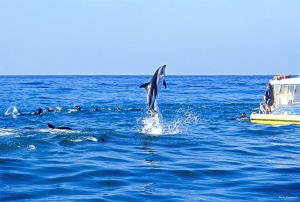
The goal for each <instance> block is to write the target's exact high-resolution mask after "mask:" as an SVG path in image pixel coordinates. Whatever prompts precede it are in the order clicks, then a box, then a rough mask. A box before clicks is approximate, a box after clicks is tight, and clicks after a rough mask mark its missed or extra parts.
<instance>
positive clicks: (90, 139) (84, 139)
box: [71, 136, 98, 143]
mask: <svg viewBox="0 0 300 202" xmlns="http://www.w3.org/2000/svg"><path fill="white" fill-rule="evenodd" d="M71 141H72V142H75V143H77V142H83V141H91V142H98V139H97V138H95V137H91V136H89V137H82V138H77V139H74V140H71Z"/></svg>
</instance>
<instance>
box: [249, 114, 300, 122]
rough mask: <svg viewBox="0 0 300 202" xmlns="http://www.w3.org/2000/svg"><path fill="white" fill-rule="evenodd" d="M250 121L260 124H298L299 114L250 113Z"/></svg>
mask: <svg viewBox="0 0 300 202" xmlns="http://www.w3.org/2000/svg"><path fill="white" fill-rule="evenodd" d="M250 121H251V122H253V123H260V124H271V125H290V124H300V116H299V115H273V114H254V113H253V114H251V116H250Z"/></svg>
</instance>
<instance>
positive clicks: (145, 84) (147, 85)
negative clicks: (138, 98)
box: [140, 82, 150, 90]
mask: <svg viewBox="0 0 300 202" xmlns="http://www.w3.org/2000/svg"><path fill="white" fill-rule="evenodd" d="M149 85H150V82H147V83H144V84H142V85H140V88H145V89H146V90H147V89H148V88H149Z"/></svg>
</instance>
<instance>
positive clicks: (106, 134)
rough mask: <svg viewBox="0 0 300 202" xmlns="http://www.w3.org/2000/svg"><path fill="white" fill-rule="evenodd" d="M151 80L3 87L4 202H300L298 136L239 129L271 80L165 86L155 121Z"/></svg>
mask: <svg viewBox="0 0 300 202" xmlns="http://www.w3.org/2000/svg"><path fill="white" fill-rule="evenodd" d="M150 78H151V76H2V77H0V85H1V91H0V112H1V114H0V201H36V200H37V201H89V200H90V201H94V200H95V201H228V202H231V201H250V200H253V201H300V126H297V125H287V126H271V125H260V124H254V123H251V122H249V121H240V120H235V118H237V117H239V116H240V114H241V113H243V112H246V113H247V114H248V115H250V113H251V112H253V111H258V108H259V102H261V100H262V96H263V92H264V90H265V84H266V82H267V81H268V80H269V79H271V76H167V84H168V86H167V89H162V91H161V93H160V95H159V97H158V107H159V111H160V115H159V116H158V117H155V118H150V117H149V114H148V113H147V110H146V93H145V90H144V89H140V88H138V86H139V85H140V84H142V83H145V82H147V81H148V80H150ZM74 105H80V106H81V108H82V110H81V111H77V112H76V111H70V110H69V109H71V108H72V107H73V106H74ZM39 107H40V108H43V109H46V108H47V107H51V108H55V107H59V108H58V109H57V110H55V111H53V112H47V113H44V114H42V115H31V116H14V115H13V114H14V113H15V112H16V110H18V111H19V112H21V113H22V114H28V113H31V112H34V111H36V110H37V109H38V108H39ZM9 108H10V109H9ZM7 109H9V110H8V111H7ZM13 109H14V110H13ZM95 109H97V111H95ZM5 112H7V113H6V114H7V115H5ZM46 123H51V124H53V125H55V126H57V127H71V128H72V129H73V130H59V129H54V130H51V129H48V127H47V124H46Z"/></svg>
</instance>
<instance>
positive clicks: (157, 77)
mask: <svg viewBox="0 0 300 202" xmlns="http://www.w3.org/2000/svg"><path fill="white" fill-rule="evenodd" d="M165 69H166V65H162V66H160V67H159V68H158V69H157V70H156V71H155V73H154V75H153V77H152V79H151V81H150V82H148V83H145V84H143V85H141V86H140V88H145V89H146V91H147V106H148V109H149V111H150V113H151V116H154V115H155V114H156V113H157V110H156V106H155V103H156V98H157V96H158V94H159V92H160V89H161V87H162V85H164V86H165V88H167V83H166V80H165V76H166V75H165Z"/></svg>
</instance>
